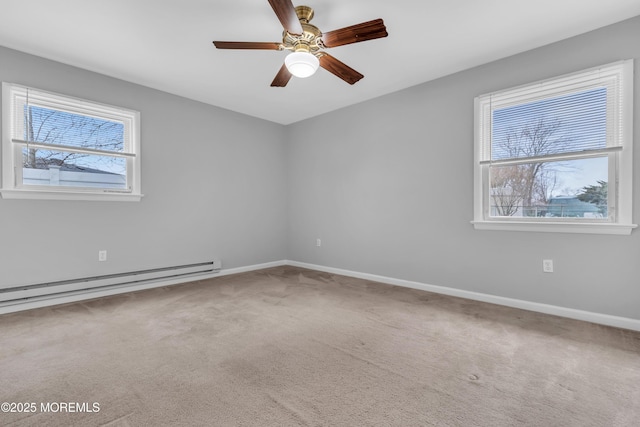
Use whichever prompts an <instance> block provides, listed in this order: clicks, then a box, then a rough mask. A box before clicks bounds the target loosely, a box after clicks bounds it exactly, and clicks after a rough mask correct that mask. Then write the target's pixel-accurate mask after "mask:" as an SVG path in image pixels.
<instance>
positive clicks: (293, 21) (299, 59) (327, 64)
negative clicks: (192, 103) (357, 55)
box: [213, 0, 388, 87]
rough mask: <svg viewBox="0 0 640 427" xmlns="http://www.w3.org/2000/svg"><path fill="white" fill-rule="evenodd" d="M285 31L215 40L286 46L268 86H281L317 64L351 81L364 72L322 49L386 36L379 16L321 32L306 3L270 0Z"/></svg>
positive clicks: (241, 45) (233, 45)
mask: <svg viewBox="0 0 640 427" xmlns="http://www.w3.org/2000/svg"><path fill="white" fill-rule="evenodd" d="M269 4H270V5H271V7H272V8H273V11H274V12H275V13H276V16H277V17H278V19H279V20H280V23H281V24H282V27H283V28H284V31H283V33H282V42H230V41H214V42H213V44H214V45H215V46H216V47H217V48H218V49H260V50H289V51H291V53H290V54H289V55H287V57H286V58H285V63H284V64H283V65H282V67H281V68H280V71H278V74H276V77H275V79H273V82H271V86H275V87H284V86H286V85H287V83H289V80H290V79H291V77H292V76H296V77H309V76H311V75H312V74H313V73H315V72H316V70H317V69H318V66H320V67H322V68H324V69H325V70H327V71H329V72H330V73H333V74H334V75H336V76H338V77H339V78H341V79H342V80H344V81H345V82H347V83H349V84H354V83H356V82H357V81H358V80H360V79H361V78H363V77H364V76H363V75H362V74H360V73H359V72H357V71H356V70H354V69H353V68H351V67H349V66H348V65H346V64H345V63H343V62H341V61H339V60H338V59H336V58H334V57H333V56H331V55H329V54H328V53H327V52H325V50H324V49H326V48H330V47H336V46H342V45H346V44H350V43H358V42H363V41H366V40H372V39H377V38H381V37H386V36H387V35H388V34H387V28H386V27H385V26H384V22H383V21H382V19H375V20H373V21H368V22H363V23H361V24H356V25H352V26H350V27H345V28H341V29H339V30H334V31H329V32H327V33H323V32H322V31H320V29H318V27H316V26H315V25H311V24H310V23H309V21H311V19H312V18H313V15H314V12H313V9H312V8H310V7H309V6H297V7H295V8H294V7H293V4H292V3H291V0H269Z"/></svg>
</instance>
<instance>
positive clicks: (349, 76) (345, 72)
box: [318, 52, 364, 85]
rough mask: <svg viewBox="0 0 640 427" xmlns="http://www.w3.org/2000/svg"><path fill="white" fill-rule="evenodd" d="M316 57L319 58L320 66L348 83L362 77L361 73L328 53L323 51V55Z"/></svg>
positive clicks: (352, 82)
mask: <svg viewBox="0 0 640 427" xmlns="http://www.w3.org/2000/svg"><path fill="white" fill-rule="evenodd" d="M318 59H319V60H320V66H321V67H322V68H324V69H325V70H327V71H329V72H330V73H332V74H334V75H336V76H338V77H340V78H341V79H342V80H344V81H345V82H347V83H349V84H350V85H352V84H354V83H356V82H358V80H360V79H361V78H363V77H364V76H363V75H362V74H360V73H359V72H357V71H356V70H354V69H353V68H351V67H349V66H348V65H347V64H345V63H344V62H342V61H339V60H337V59H336V58H334V57H333V56H331V55H329V54H328V53H324V52H323V55H322V56H320V57H319V58H318Z"/></svg>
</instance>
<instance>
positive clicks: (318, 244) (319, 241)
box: [316, 239, 322, 247]
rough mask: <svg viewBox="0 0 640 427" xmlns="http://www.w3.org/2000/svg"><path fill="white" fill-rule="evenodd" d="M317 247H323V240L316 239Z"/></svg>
mask: <svg viewBox="0 0 640 427" xmlns="http://www.w3.org/2000/svg"><path fill="white" fill-rule="evenodd" d="M316 246H317V247H320V246H322V240H320V239H316Z"/></svg>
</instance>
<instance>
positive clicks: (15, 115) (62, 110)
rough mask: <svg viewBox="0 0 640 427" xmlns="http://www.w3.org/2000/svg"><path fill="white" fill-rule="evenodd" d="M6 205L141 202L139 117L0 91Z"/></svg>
mask: <svg viewBox="0 0 640 427" xmlns="http://www.w3.org/2000/svg"><path fill="white" fill-rule="evenodd" d="M2 99H3V104H2V189H0V192H1V193H2V197H3V198H37V199H63V200H133V201H136V200H140V198H141V197H142V195H141V194H140V137H139V135H140V130H139V129H140V127H139V121H140V114H139V113H138V112H136V111H130V110H125V109H123V108H118V107H112V106H108V105H103V104H98V103H95V102H90V101H85V100H80V99H76V98H71V97H67V96H63V95H58V94H54V93H49V92H44V91H40V90H36V89H31V88H27V87H23V86H18V85H14V84H9V83H3V84H2Z"/></svg>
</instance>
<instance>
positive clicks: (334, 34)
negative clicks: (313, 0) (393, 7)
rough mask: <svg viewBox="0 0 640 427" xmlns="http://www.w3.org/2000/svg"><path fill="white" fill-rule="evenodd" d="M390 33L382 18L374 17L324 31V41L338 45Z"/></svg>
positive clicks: (326, 43) (329, 44)
mask: <svg viewBox="0 0 640 427" xmlns="http://www.w3.org/2000/svg"><path fill="white" fill-rule="evenodd" d="M388 35H389V34H388V33H387V27H385V26H384V22H383V21H382V19H374V20H373V21H368V22H363V23H361V24H356V25H352V26H350V27H344V28H340V29H339V30H333V31H329V32H327V33H323V34H322V42H323V43H324V45H325V46H326V47H336V46H342V45H345V44H350V43H358V42H363V41H365V40H372V39H379V38H381V37H387V36H388Z"/></svg>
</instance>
